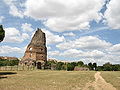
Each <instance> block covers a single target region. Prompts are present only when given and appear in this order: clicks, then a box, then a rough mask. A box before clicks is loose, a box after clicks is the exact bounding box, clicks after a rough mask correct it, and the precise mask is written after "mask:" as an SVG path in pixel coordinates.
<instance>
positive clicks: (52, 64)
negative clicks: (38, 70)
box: [46, 60, 97, 71]
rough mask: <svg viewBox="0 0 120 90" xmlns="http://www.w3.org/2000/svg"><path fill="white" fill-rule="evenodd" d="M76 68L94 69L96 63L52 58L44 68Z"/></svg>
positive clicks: (69, 69) (70, 69) (68, 69)
mask: <svg viewBox="0 0 120 90" xmlns="http://www.w3.org/2000/svg"><path fill="white" fill-rule="evenodd" d="M75 67H77V68H88V69H89V70H96V68H97V64H96V63H93V64H92V63H89V64H88V65H87V64H84V63H83V62H82V61H78V62H69V63H68V62H57V61H54V60H51V61H47V64H46V69H51V70H67V71H73V70H74V69H75Z"/></svg>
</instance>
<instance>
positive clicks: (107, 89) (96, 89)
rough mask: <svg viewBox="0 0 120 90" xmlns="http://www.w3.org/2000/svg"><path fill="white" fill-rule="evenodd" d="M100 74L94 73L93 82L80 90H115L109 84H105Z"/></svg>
mask: <svg viewBox="0 0 120 90" xmlns="http://www.w3.org/2000/svg"><path fill="white" fill-rule="evenodd" d="M100 74H101V73H100V72H96V73H95V75H94V77H95V81H94V82H89V83H87V84H86V86H85V87H84V88H83V89H82V90H91V89H92V90H116V88H115V87H113V85H111V84H110V83H107V82H106V81H105V80H104V79H103V78H102V76H101V75H100ZM90 87H91V89H90Z"/></svg>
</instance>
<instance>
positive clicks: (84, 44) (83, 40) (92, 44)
mask: <svg viewBox="0 0 120 90" xmlns="http://www.w3.org/2000/svg"><path fill="white" fill-rule="evenodd" d="M111 45H112V44H111V43H109V42H106V41H105V40H101V39H99V38H98V37H96V36H84V37H80V38H79V39H76V40H73V41H67V42H63V43H60V44H58V45H56V47H57V48H59V49H62V50H65V49H71V48H72V49H74V48H77V49H83V50H95V49H105V48H107V47H110V46H111Z"/></svg>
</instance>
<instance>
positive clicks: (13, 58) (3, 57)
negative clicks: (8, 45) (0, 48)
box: [0, 56, 18, 60]
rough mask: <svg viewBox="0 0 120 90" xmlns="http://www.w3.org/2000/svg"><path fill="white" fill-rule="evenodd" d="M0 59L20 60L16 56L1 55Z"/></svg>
mask: <svg viewBox="0 0 120 90" xmlns="http://www.w3.org/2000/svg"><path fill="white" fill-rule="evenodd" d="M0 60H18V58H16V57H8V56H0Z"/></svg>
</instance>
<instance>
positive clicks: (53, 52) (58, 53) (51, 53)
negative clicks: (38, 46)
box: [48, 51, 60, 56]
mask: <svg viewBox="0 0 120 90" xmlns="http://www.w3.org/2000/svg"><path fill="white" fill-rule="evenodd" d="M48 55H49V56H59V55H60V52H59V51H49V52H48Z"/></svg>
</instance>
